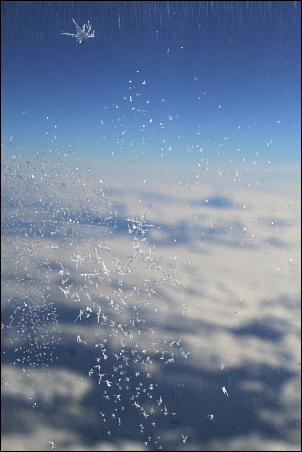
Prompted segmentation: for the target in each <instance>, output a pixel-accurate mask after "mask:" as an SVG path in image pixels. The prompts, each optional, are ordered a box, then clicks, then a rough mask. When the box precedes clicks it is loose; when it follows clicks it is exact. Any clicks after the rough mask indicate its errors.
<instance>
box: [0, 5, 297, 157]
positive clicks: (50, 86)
mask: <svg viewBox="0 0 302 452" xmlns="http://www.w3.org/2000/svg"><path fill="white" fill-rule="evenodd" d="M1 9H2V24H1V29H2V40H1V42H2V65H1V68H2V70H1V72H2V80H1V88H2V115H1V117H2V138H3V139H5V140H6V142H5V144H4V146H3V152H15V153H17V150H19V149H20V151H22V152H26V153H32V154H34V153H35V152H36V151H37V150H39V151H41V150H44V151H45V152H49V149H53V150H54V145H58V146H59V147H60V146H63V145H64V146H65V145H66V146H68V145H72V146H73V149H74V150H75V151H76V153H77V154H79V155H80V156H85V157H86V156H87V157H89V156H93V157H97V158H99V159H107V158H110V156H111V153H112V152H114V154H115V156H118V158H120V159H121V160H122V159H125V160H129V159H131V158H133V152H135V156H138V158H141V154H142V152H144V154H143V155H144V158H145V159H147V160H148V162H152V161H156V160H157V158H167V159H175V161H181V162H183V163H184V164H185V163H186V162H187V160H188V159H189V158H190V157H189V156H190V155H193V156H194V161H195V162H196V161H197V160H198V159H199V160H200V159H201V158H203V161H202V163H203V164H205V162H206V159H207V158H211V159H216V160H217V161H223V163H224V164H227V163H228V162H229V161H230V160H231V159H232V160H234V159H236V160H238V161H239V160H241V161H242V160H243V159H245V161H246V162H248V163H249V164H251V162H253V161H254V160H256V161H257V163H265V162H266V161H268V160H270V161H273V162H274V163H276V162H286V163H291V164H292V163H298V162H299V160H300V147H301V144H300V121H301V119H300V99H301V92H300V85H301V78H300V52H301V48H300V20H301V9H300V2H186V3H183V2H39V1H38V2H2V3H1ZM72 18H74V19H75V21H76V22H77V23H78V24H79V26H80V27H82V26H83V24H84V23H87V21H88V20H89V21H90V23H91V24H92V30H94V31H95V38H91V39H88V40H86V41H84V42H82V43H81V44H80V43H79V42H77V41H76V39H75V38H73V37H69V36H66V35H62V34H61V32H62V31H64V32H69V33H75V27H74V24H73V23H72ZM144 81H145V83H144V84H143V82H144ZM130 96H131V98H130ZM46 118H49V119H46ZM10 136H13V137H14V140H15V143H14V146H12V145H10V146H7V144H8V142H9V137H10ZM54 137H55V139H54ZM222 145H223V146H222ZM201 149H202V152H200V151H201ZM239 149H240V152H239V151H238V150H239ZM257 153H258V154H259V155H258V154H257ZM161 154H162V155H163V156H164V157H161ZM154 155H156V158H155V157H154ZM147 160H146V161H147Z"/></svg>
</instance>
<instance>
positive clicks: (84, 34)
mask: <svg viewBox="0 0 302 452" xmlns="http://www.w3.org/2000/svg"><path fill="white" fill-rule="evenodd" d="M72 22H73V23H74V25H75V27H76V31H77V32H76V34H73V33H67V32H61V34H62V35H67V36H72V37H73V38H76V40H77V41H78V42H79V43H80V44H81V43H82V41H84V39H88V38H94V37H95V36H94V31H91V28H92V25H91V24H90V22H89V20H88V22H87V24H84V25H83V27H82V28H80V27H79V25H78V24H77V23H76V21H75V20H74V18H72Z"/></svg>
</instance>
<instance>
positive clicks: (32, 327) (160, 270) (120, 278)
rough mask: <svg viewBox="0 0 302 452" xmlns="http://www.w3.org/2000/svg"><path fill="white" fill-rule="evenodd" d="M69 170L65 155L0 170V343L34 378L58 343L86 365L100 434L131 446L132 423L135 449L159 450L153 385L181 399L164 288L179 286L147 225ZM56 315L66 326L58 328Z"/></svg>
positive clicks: (171, 403) (163, 400)
mask: <svg viewBox="0 0 302 452" xmlns="http://www.w3.org/2000/svg"><path fill="white" fill-rule="evenodd" d="M79 166H80V164H79V162H78V160H77V159H76V158H75V157H74V155H73V154H72V153H71V152H67V153H59V154H58V156H57V159H55V157H54V155H53V154H52V155H51V156H49V157H48V158H46V157H45V155H44V154H43V153H37V157H36V159H34V160H32V161H31V160H27V159H26V157H24V156H18V157H17V156H10V157H7V158H4V159H3V162H2V187H3V189H2V222H1V224H2V266H3V273H2V296H3V300H5V308H4V310H3V315H2V319H3V324H2V330H3V331H4V332H3V340H4V343H5V344H6V347H7V349H8V350H10V351H11V352H12V353H13V355H14V360H15V363H17V362H20V363H22V364H23V365H25V364H29V365H31V366H34V367H36V366H39V365H41V364H42V365H51V363H52V361H53V360H54V359H56V358H57V355H56V346H57V348H59V347H58V345H60V347H63V345H64V344H62V342H63V341H62V338H63V337H64V340H65V338H68V341H69V342H68V344H66V346H67V347H76V348H77V349H78V350H79V353H81V350H82V353H83V354H84V355H86V356H87V359H88V360H89V364H88V366H87V370H86V375H87V378H91V379H94V380H95V384H96V387H99V388H100V397H101V399H102V403H101V405H100V409H99V414H100V419H101V420H102V422H104V424H103V425H104V426H106V431H107V434H108V435H109V436H111V435H112V434H113V431H114V428H118V429H123V431H124V433H126V432H127V433H128V434H129V430H130V428H131V430H132V429H133V425H132V422H131V421H130V419H133V418H134V417H137V418H138V421H139V422H138V423H136V425H137V428H138V431H139V433H140V435H141V437H142V438H144V443H145V444H146V445H150V446H151V447H155V446H156V448H159V449H160V448H161V445H160V434H159V431H158V424H160V423H161V422H162V421H161V419H169V418H170V422H171V423H173V422H172V420H171V419H174V423H175V424H176V423H177V422H178V421H177V420H176V418H177V409H176V408H177V402H176V401H175V391H174V395H173V397H172V398H170V399H169V397H168V396H167V394H166V393H165V389H164V387H163V380H165V384H168V385H169V384H170V383H169V379H170V381H171V382H172V380H173V385H174V386H175V385H176V386H177V387H178V389H177V390H180V391H181V383H177V382H176V380H175V374H173V372H174V369H175V366H177V367H178V365H179V362H180V361H185V360H186V359H187V358H188V356H189V354H190V352H189V351H188V350H186V348H185V344H184V340H183V338H182V337H181V334H179V335H178V333H177V328H174V329H176V335H177V337H174V336H175V334H174V333H175V331H173V328H172V325H171V324H168V322H169V320H171V319H172V317H170V316H169V309H170V308H171V305H170V306H169V303H170V302H171V300H169V297H168V298H167V297H166V288H167V287H168V286H169V288H172V289H173V290H174V289H175V290H176V289H177V290H185V286H184V285H183V284H182V283H181V282H180V280H179V278H178V276H177V268H176V267H175V266H174V267H173V268H167V265H166V267H165V263H164V258H163V257H162V256H158V255H157V250H156V249H155V247H154V246H151V245H149V243H148V231H149V230H150V228H152V227H153V225H152V224H149V222H147V220H146V213H145V212H140V213H139V214H138V216H137V217H132V216H130V217H128V218H123V219H121V218H119V215H118V212H117V210H116V209H115V207H114V202H112V200H109V196H108V195H109V192H110V190H108V189H105V188H104V186H103V182H102V181H97V180H96V178H94V177H93V176H92V175H91V174H90V173H91V170H90V169H89V167H85V168H84V169H82V171H80V169H79ZM122 227H124V230H122V229H121V228H122ZM58 303H59V304H60V306H65V308H66V309H67V312H73V313H75V315H73V314H72V315H71V316H70V317H69V318H66V317H64V318H63V317H62V318H60V309H59V306H58ZM182 309H183V307H182V306H181V307H180V309H179V312H180V314H181V315H182V313H183V312H182ZM65 312H66V311H65ZM66 323H68V328H67V329H66V331H65V330H64V336H63V335H62V334H61V332H60V329H61V330H62V333H63V328H66V327H65V324H66ZM169 327H171V328H170V330H169ZM174 327H175V325H174ZM67 330H69V331H72V334H71V336H68V334H67ZM60 340H61V343H60ZM70 341H71V342H70ZM10 346H11V348H10ZM82 348H84V349H82ZM167 382H168V383H167ZM177 390H176V392H177ZM105 423H106V424H105ZM107 426H108V427H107Z"/></svg>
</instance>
